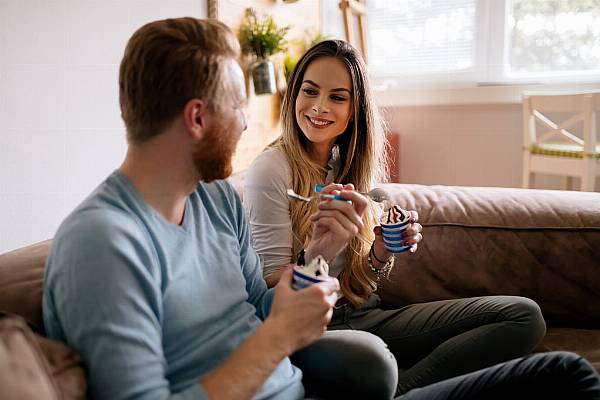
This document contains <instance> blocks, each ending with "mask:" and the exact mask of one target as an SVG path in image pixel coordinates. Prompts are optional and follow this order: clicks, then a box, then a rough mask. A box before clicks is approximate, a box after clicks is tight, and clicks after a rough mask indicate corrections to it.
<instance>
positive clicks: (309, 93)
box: [302, 88, 317, 96]
mask: <svg viewBox="0 0 600 400" xmlns="http://www.w3.org/2000/svg"><path fill="white" fill-rule="evenodd" d="M302 91H303V92H304V93H306V94H307V95H309V96H314V95H315V94H317V91H316V90H315V89H311V88H304V89H302Z"/></svg>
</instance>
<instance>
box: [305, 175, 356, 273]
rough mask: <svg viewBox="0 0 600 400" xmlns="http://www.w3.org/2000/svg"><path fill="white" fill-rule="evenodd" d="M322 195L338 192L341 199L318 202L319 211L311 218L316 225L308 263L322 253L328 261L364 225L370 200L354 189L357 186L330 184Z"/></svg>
mask: <svg viewBox="0 0 600 400" xmlns="http://www.w3.org/2000/svg"><path fill="white" fill-rule="evenodd" d="M321 193H322V194H334V195H339V196H341V197H342V198H344V199H345V200H346V201H342V200H324V201H321V202H319V205H318V211H317V212H316V213H315V214H314V215H313V216H312V217H311V221H312V222H313V224H314V227H313V233H312V238H311V241H310V243H309V245H308V248H307V249H306V254H305V256H306V262H307V263H308V262H310V260H312V258H314V257H316V256H318V255H321V256H323V257H324V258H325V259H326V260H327V261H328V262H331V260H333V259H334V258H335V256H336V255H337V254H338V253H339V252H340V251H342V249H343V248H344V247H345V246H346V244H348V242H349V241H350V240H351V239H353V238H354V237H355V236H356V234H357V233H358V232H360V230H361V229H362V228H363V222H362V215H363V213H364V212H365V209H366V208H367V199H366V198H365V197H364V196H363V195H361V194H359V193H357V192H355V191H354V185H352V184H349V185H345V186H342V185H340V184H331V185H327V186H326V187H325V188H323V190H322V191H321Z"/></svg>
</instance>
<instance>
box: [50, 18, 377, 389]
mask: <svg viewBox="0 0 600 400" xmlns="http://www.w3.org/2000/svg"><path fill="white" fill-rule="evenodd" d="M238 55H239V44H238V42H237V40H236V38H235V37H234V36H233V34H232V33H231V32H230V31H229V29H228V28H227V27H226V26H225V25H223V24H221V23H218V22H215V21H199V20H195V19H192V18H184V19H179V20H166V21H158V22H155V23H151V24H148V25H146V26H144V27H142V28H141V29H139V30H138V31H137V32H136V33H135V34H134V35H133V37H132V38H131V39H130V41H129V43H128V45H127V48H126V50H125V55H124V57H123V60H122V63H121V67H120V79H119V87H120V102H121V110H122V116H123V120H124V121H125V124H126V127H127V139H128V143H129V147H128V151H127V155H126V158H125V161H124V162H123V164H122V165H121V167H120V168H119V170H117V171H115V172H114V173H113V174H112V175H110V176H109V177H108V179H107V180H106V181H105V182H103V183H102V184H101V185H100V186H99V187H98V188H97V189H96V191H95V192H94V193H93V194H92V195H91V196H90V197H89V198H88V199H86V200H85V201H84V202H83V203H82V204H81V205H80V206H79V207H78V208H77V209H76V210H75V211H74V212H73V213H72V214H71V215H70V216H69V217H68V218H67V219H66V220H65V221H64V223H63V224H62V225H61V227H60V229H59V231H58V233H57V235H56V238H55V241H54V243H53V246H52V249H51V254H50V255H49V259H48V263H47V274H46V279H45V284H46V290H45V296H44V315H45V325H46V328H47V332H48V334H49V335H50V336H51V337H55V338H58V339H61V340H64V341H65V342H67V343H69V344H70V345H72V346H73V347H74V348H75V349H76V350H77V351H79V352H80V353H81V354H82V356H83V358H84V360H85V361H86V364H87V369H88V375H89V384H90V389H91V393H92V394H93V396H94V397H95V398H98V399H103V398H106V399H121V398H144V399H146V398H167V397H169V396H171V395H172V393H177V395H176V396H175V395H173V397H177V398H202V397H209V398H232V399H241V398H250V397H251V396H253V395H256V396H257V397H263V398H281V399H290V398H300V397H302V396H303V393H304V389H303V386H302V384H301V376H302V374H301V373H300V371H299V370H298V368H296V367H294V366H293V365H292V364H291V363H290V361H289V359H288V358H287V356H288V355H290V354H291V353H293V352H294V351H295V350H297V349H299V348H301V347H304V346H305V345H307V344H308V343H310V342H312V341H313V340H314V339H316V338H318V337H319V336H321V335H322V334H323V332H324V330H325V329H326V326H327V323H328V322H329V319H330V317H331V310H332V305H333V304H334V303H335V301H336V298H337V294H336V293H337V291H338V290H339V284H338V282H337V280H335V279H330V280H328V281H326V282H324V283H321V284H318V285H314V286H312V287H311V288H308V289H307V290H301V291H294V290H292V288H291V285H290V282H291V271H287V272H286V276H285V281H286V283H285V284H282V285H280V286H279V287H278V288H277V290H276V291H274V292H273V291H267V288H266V285H265V282H264V281H263V278H262V272H261V268H260V264H259V260H258V257H257V255H256V253H255V252H254V251H253V250H252V249H251V247H250V242H249V235H248V230H247V226H246V221H245V218H244V214H243V211H242V205H241V203H240V200H239V197H238V196H237V195H236V194H235V192H234V191H233V189H232V188H231V187H230V186H229V185H228V184H226V183H225V182H223V181H218V180H219V179H223V178H226V177H227V176H228V175H229V174H230V172H231V158H232V155H233V153H234V150H235V146H236V143H237V141H238V139H239V137H240V134H241V133H242V131H244V130H245V129H246V120H245V116H244V106H245V102H246V95H245V85H244V80H243V73H242V71H241V69H240V67H239V65H238V64H237V62H236V58H237V57H238ZM198 182H200V183H198ZM210 182H212V183H210ZM342 195H343V196H344V197H346V198H347V199H348V200H349V202H342V201H335V202H327V203H323V205H322V208H323V210H322V212H323V213H324V214H323V216H320V215H316V219H317V223H316V225H317V228H316V229H315V232H314V233H315V240H313V242H312V243H313V245H311V246H312V247H311V246H309V249H307V254H309V253H310V254H313V255H314V256H316V255H317V254H320V252H321V250H320V249H321V248H322V247H323V246H329V247H333V248H336V247H337V248H339V249H341V248H342V247H343V246H344V245H345V244H346V242H347V240H348V238H351V237H352V236H353V235H354V234H355V233H356V231H357V229H358V228H356V227H355V226H354V225H356V224H360V223H361V222H360V215H361V213H362V212H363V211H364V208H365V207H366V200H365V199H364V198H363V197H362V196H360V195H358V194H357V193H355V192H352V191H346V192H344V193H342ZM322 221H325V222H322ZM273 297H274V299H273ZM271 304H272V306H271ZM267 314H268V318H266V316H267ZM261 320H264V324H263V323H261V322H262V321H261Z"/></svg>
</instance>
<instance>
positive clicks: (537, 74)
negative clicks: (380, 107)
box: [322, 0, 600, 86]
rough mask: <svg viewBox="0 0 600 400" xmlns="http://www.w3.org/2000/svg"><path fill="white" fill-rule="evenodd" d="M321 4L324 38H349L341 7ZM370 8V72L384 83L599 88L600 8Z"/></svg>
mask: <svg viewBox="0 0 600 400" xmlns="http://www.w3.org/2000/svg"><path fill="white" fill-rule="evenodd" d="M322 3H323V4H324V5H323V13H324V19H323V20H324V21H327V23H325V24H323V31H324V34H325V35H331V36H336V37H343V30H342V26H341V15H340V12H339V9H338V8H337V3H338V1H336V0H329V1H324V2H322ZM366 3H367V7H368V13H367V27H368V28H367V38H368V49H369V69H370V72H371V73H372V75H373V77H374V78H376V80H377V81H379V82H381V81H385V80H395V81H397V82H399V84H400V85H402V86H410V85H411V84H417V85H422V84H436V85H444V84H447V85H455V84H465V83H467V84H478V85H489V84H511V83H538V82H560V81H563V82H564V81H570V82H572V81H580V82H583V81H588V82H590V81H592V82H593V81H596V82H598V81H600V0H401V1H398V0H366ZM336 19H337V20H340V22H339V23H338V22H337V20H336ZM330 21H333V23H330ZM407 82H410V84H408V83H407Z"/></svg>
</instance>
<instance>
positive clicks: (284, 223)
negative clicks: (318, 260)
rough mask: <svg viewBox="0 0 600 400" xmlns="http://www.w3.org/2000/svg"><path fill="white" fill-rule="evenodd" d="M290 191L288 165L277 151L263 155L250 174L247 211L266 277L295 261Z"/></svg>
mask: <svg viewBox="0 0 600 400" xmlns="http://www.w3.org/2000/svg"><path fill="white" fill-rule="evenodd" d="M290 187H291V173H290V169H289V165H288V163H287V160H286V159H285V157H284V155H283V154H281V153H280V152H279V151H278V150H275V149H269V150H266V151H264V152H263V153H261V154H260V155H259V156H258V157H257V158H256V159H255V160H254V162H253V163H252V165H251V166H250V168H249V169H248V171H247V174H246V179H245V185H244V207H245V208H246V213H247V215H248V222H249V225H250V231H251V233H252V244H253V246H254V248H255V249H256V252H257V253H258V255H259V257H260V259H261V263H262V265H263V275H264V276H265V277H267V276H269V275H271V274H272V273H273V272H275V271H277V270H279V269H280V268H281V267H283V266H285V265H287V264H289V263H290V262H291V260H292V244H293V232H292V220H291V215H290V206H289V200H288V198H287V195H286V190H287V188H290Z"/></svg>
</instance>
